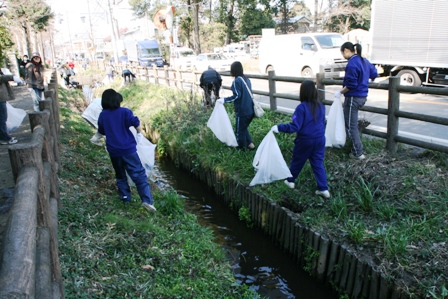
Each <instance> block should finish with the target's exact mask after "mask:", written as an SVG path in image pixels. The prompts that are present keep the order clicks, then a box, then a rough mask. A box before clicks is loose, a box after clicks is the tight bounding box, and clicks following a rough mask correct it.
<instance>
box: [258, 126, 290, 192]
mask: <svg viewBox="0 0 448 299" xmlns="http://www.w3.org/2000/svg"><path fill="white" fill-rule="evenodd" d="M252 165H253V166H254V168H255V171H256V172H257V173H256V174H255V177H254V178H253V179H252V181H251V182H250V184H249V186H253V185H256V184H267V183H271V182H273V181H277V180H282V179H286V178H289V177H292V174H291V171H290V170H289V167H288V166H287V165H286V162H285V159H284V158H283V155H282V152H281V150H280V147H279V146H278V143H277V139H275V136H274V132H272V131H269V133H268V134H267V135H266V136H265V137H264V138H263V141H262V142H261V143H260V145H259V146H258V149H257V152H256V153H255V157H254V161H253V162H252Z"/></svg>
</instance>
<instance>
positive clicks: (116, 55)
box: [107, 0, 118, 63]
mask: <svg viewBox="0 0 448 299" xmlns="http://www.w3.org/2000/svg"><path fill="white" fill-rule="evenodd" d="M107 5H108V7H109V10H108V15H109V20H110V26H111V27H110V28H111V38H112V47H113V50H114V59H115V62H116V63H118V49H117V39H116V36H115V29H114V20H113V16H112V6H111V4H110V0H107Z"/></svg>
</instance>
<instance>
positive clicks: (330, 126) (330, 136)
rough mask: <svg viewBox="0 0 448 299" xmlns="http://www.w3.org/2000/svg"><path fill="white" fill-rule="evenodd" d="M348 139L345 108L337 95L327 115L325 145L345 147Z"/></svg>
mask: <svg viewBox="0 0 448 299" xmlns="http://www.w3.org/2000/svg"><path fill="white" fill-rule="evenodd" d="M345 141H346V132H345V121H344V110H343V108H342V102H341V99H340V98H338V97H335V98H334V100H333V104H331V106H330V111H329V112H328V117H327V126H326V128H325V146H326V147H338V148H340V147H343V146H344V145H345Z"/></svg>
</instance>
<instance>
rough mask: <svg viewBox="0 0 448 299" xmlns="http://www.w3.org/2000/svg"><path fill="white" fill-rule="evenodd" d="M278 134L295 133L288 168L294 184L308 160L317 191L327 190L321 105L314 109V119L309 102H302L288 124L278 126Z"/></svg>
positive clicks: (322, 106) (323, 113)
mask: <svg viewBox="0 0 448 299" xmlns="http://www.w3.org/2000/svg"><path fill="white" fill-rule="evenodd" d="M277 127H278V131H279V132H284V133H296V134H297V136H296V139H294V149H293V153H292V161H291V165H290V167H289V170H290V171H291V174H292V177H291V178H288V179H287V180H288V181H289V182H292V183H293V182H294V181H295V180H296V179H297V177H298V176H299V173H300V171H301V170H302V168H303V166H304V165H305V162H306V161H307V160H310V164H311V168H312V169H313V173H314V177H315V178H316V181H317V190H319V191H325V190H328V184H327V175H326V173H325V167H324V157H325V107H324V105H322V104H321V103H319V106H318V107H316V118H314V115H313V111H312V104H311V103H310V102H302V103H301V104H300V105H298V106H297V107H296V110H295V111H294V114H293V116H292V119H291V123H289V124H279V125H278V126H277Z"/></svg>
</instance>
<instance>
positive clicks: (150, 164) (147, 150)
mask: <svg viewBox="0 0 448 299" xmlns="http://www.w3.org/2000/svg"><path fill="white" fill-rule="evenodd" d="M129 130H131V132H132V134H134V138H135V140H137V130H135V128H134V127H130V128H129ZM156 147H157V145H156V144H152V143H151V141H149V140H148V139H146V138H145V136H142V140H141V141H140V143H138V142H137V154H138V157H139V158H140V161H141V162H142V165H143V168H145V172H146V176H147V177H148V178H150V177H151V173H152V169H153V168H154V161H155V151H156ZM126 175H127V176H128V183H129V184H131V185H132V184H134V183H133V182H132V179H131V178H130V177H129V175H128V174H127V173H126Z"/></svg>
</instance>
